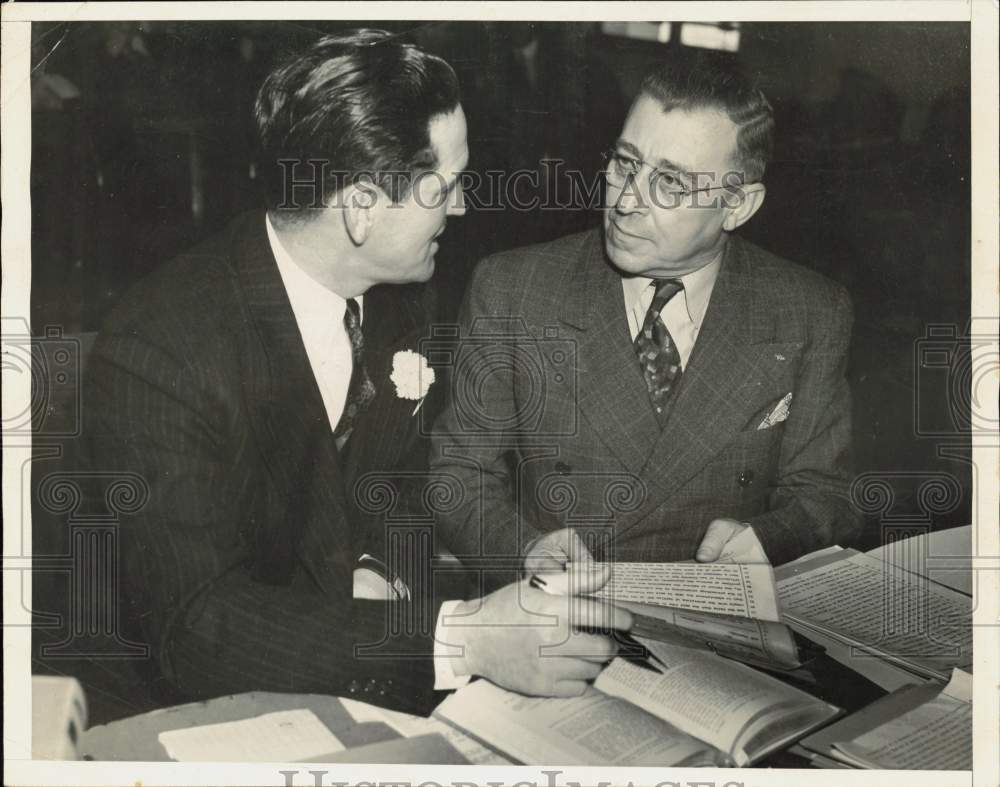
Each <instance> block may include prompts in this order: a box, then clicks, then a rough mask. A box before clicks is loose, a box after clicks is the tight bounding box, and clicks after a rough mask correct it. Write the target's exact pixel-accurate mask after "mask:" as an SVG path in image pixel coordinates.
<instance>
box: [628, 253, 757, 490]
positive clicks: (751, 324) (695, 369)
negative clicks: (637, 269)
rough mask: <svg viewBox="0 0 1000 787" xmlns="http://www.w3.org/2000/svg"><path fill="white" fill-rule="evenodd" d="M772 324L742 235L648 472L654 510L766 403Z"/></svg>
mask: <svg viewBox="0 0 1000 787" xmlns="http://www.w3.org/2000/svg"><path fill="white" fill-rule="evenodd" d="M767 325H768V321H767V320H766V319H764V318H763V316H762V315H757V314H756V313H755V311H754V303H753V290H752V278H751V271H750V262H749V259H748V257H747V255H746V253H745V250H744V248H743V246H742V244H741V242H740V241H739V239H738V238H735V237H734V238H732V239H731V241H730V242H729V244H728V245H727V248H726V252H725V254H724V257H723V262H722V266H721V269H720V272H719V278H718V280H717V281H716V283H715V287H714V289H713V291H712V297H711V300H710V301H709V306H708V310H707V312H706V314H705V319H704V321H703V323H702V330H701V332H700V334H699V336H698V340H697V342H696V344H695V346H694V350H693V352H692V354H691V358H690V359H689V361H688V364H687V367H686V368H685V371H684V374H683V376H682V378H681V384H680V386H679V388H678V389H677V394H676V399H675V400H674V403H673V406H672V409H671V412H670V416H669V418H668V420H667V423H666V425H665V427H664V429H663V431H662V432H661V433H660V435H659V439H658V440H657V442H656V446H655V448H654V449H653V451H652V453H651V454H650V456H649V461H648V463H647V464H646V466H645V468H644V469H643V472H642V476H643V479H644V481H646V482H647V484H648V486H649V488H650V491H651V494H650V498H651V499H650V500H649V501H648V502H649V503H650V505H651V506H652V507H655V505H656V504H657V503H658V502H659V501H661V500H663V499H665V498H666V497H668V496H669V495H670V494H671V493H673V492H674V491H675V490H676V489H678V488H679V487H680V486H681V485H682V484H684V483H685V482H686V481H688V480H689V479H690V478H691V477H692V476H693V475H695V473H697V472H698V470H700V469H701V468H702V467H703V466H704V465H705V463H706V462H707V461H708V460H709V459H711V457H712V456H714V455H715V454H716V453H718V452H719V451H720V450H721V449H722V448H723V447H724V446H725V444H726V443H727V442H729V441H730V440H732V438H733V436H734V435H735V434H736V433H737V432H738V431H740V430H741V429H742V428H743V427H744V426H745V425H746V422H747V420H748V419H749V418H750V416H751V415H752V414H753V412H754V410H755V409H756V408H758V407H759V406H760V405H761V402H759V401H758V399H759V394H758V392H759V391H761V390H762V383H761V375H762V369H764V368H767V364H766V363H764V361H765V356H766V355H767V354H768V352H769V351H771V345H769V344H766V343H763V344H762V343H760V342H761V340H762V339H765V340H766V339H767V338H769V334H767Z"/></svg>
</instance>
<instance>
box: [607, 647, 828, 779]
mask: <svg viewBox="0 0 1000 787" xmlns="http://www.w3.org/2000/svg"><path fill="white" fill-rule="evenodd" d="M640 642H641V643H642V644H643V645H644V646H645V647H646V648H647V649H648V650H649V651H650V652H651V653H653V654H654V655H655V656H656V658H657V659H658V660H659V662H660V664H658V665H657V666H661V665H662V666H661V668H662V669H663V672H662V673H654V672H652V671H651V670H648V669H644V668H643V667H640V666H637V665H636V664H633V663H631V662H628V661H625V660H624V659H620V658H618V659H615V660H614V661H612V662H611V664H610V665H609V666H608V667H607V668H605V670H604V671H603V672H602V673H601V674H600V675H599V676H598V678H597V681H596V682H595V683H594V686H595V687H596V688H597V689H599V690H601V691H603V692H605V693H607V694H612V695H614V696H617V697H621V698H623V699H625V700H628V701H629V702H631V703H633V704H635V705H638V706H639V707H640V708H643V709H644V710H646V711H649V712H650V713H652V714H654V715H656V716H658V717H661V718H669V719H671V720H672V721H673V722H674V723H675V724H676V725H677V726H678V727H679V728H680V729H681V730H683V731H684V732H687V733H688V734H690V735H693V736H694V737H696V738H699V739H701V740H703V741H706V742H708V743H710V744H712V745H713V746H715V747H716V748H718V749H720V750H722V751H724V752H728V753H729V755H730V756H731V757H732V758H733V760H734V761H735V763H736V764H737V765H746V764H747V763H748V762H749V761H750V760H751V759H752V758H753V757H754V756H755V755H757V754H759V752H755V751H752V750H751V751H746V750H745V749H744V748H743V747H744V745H745V744H746V743H747V742H749V741H750V740H752V739H754V738H757V737H758V734H759V733H761V732H763V731H764V730H765V729H766V728H767V727H770V726H772V725H776V724H780V722H781V720H782V719H783V718H786V717H789V716H791V717H794V719H795V721H796V724H800V727H799V728H798V729H797V730H789V731H788V734H793V733H794V732H799V733H802V729H804V728H806V727H809V726H811V721H810V720H803V719H802V718H801V714H800V712H811V713H812V714H813V716H814V717H815V718H814V719H812V720H813V721H815V720H818V719H821V718H824V717H832V716H833V715H835V714H836V712H837V709H836V708H834V707H833V706H830V705H827V704H826V703H823V702H820V701H818V700H816V699H814V698H813V697H810V696H809V695H808V694H806V693H804V692H802V691H799V690H798V689H795V688H792V687H791V686H787V685H785V684H784V683H782V682H780V681H778V680H775V679H774V678H771V677H769V676H767V675H764V674H763V673H760V672H757V671H756V670H754V669H751V668H750V667H747V666H745V665H743V664H739V663H737V662H733V661H729V660H726V659H722V658H719V657H718V656H711V655H706V654H704V653H701V652H700V651H697V650H693V649H690V648H685V647H678V646H675V645H670V644H667V643H664V642H657V641H653V640H645V639H640ZM803 722H804V723H803ZM782 737H783V738H784V737H785V736H784V735H783V736H782ZM771 743H772V744H773V743H775V741H772V742H771ZM761 745H762V746H763V745H764V743H763V742H762V744H761ZM769 748H770V747H769Z"/></svg>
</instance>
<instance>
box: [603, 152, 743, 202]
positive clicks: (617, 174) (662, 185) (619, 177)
mask: <svg viewBox="0 0 1000 787" xmlns="http://www.w3.org/2000/svg"><path fill="white" fill-rule="evenodd" d="M601 156H602V157H603V158H604V160H605V161H606V162H607V167H606V169H605V177H606V178H607V180H608V183H610V184H611V185H612V186H623V185H625V183H626V182H627V181H628V180H629V178H637V177H638V176H639V173H640V172H641V171H642V168H643V167H644V166H649V168H650V173H649V192H650V194H651V195H653V198H654V200H655V201H656V204H657V205H659V206H660V207H676V206H677V205H678V204H679V203H680V201H681V200H682V199H684V198H685V197H689V196H691V195H692V194H697V193H699V192H702V191H714V190H716V189H724V188H734V187H736V186H740V185H743V182H742V180H740V181H739V182H736V183H726V184H725V185H722V186H705V187H704V188H700V189H693V188H690V187H689V186H688V185H687V184H686V183H684V181H683V180H682V177H683V176H682V175H681V173H680V172H677V171H675V170H669V169H657V168H656V167H654V166H653V165H652V164H648V163H647V162H645V161H643V160H642V159H639V158H636V157H635V156H630V155H629V154H628V153H623V152H622V151H620V150H618V149H617V148H611V149H610V150H606V151H604V153H602V154H601Z"/></svg>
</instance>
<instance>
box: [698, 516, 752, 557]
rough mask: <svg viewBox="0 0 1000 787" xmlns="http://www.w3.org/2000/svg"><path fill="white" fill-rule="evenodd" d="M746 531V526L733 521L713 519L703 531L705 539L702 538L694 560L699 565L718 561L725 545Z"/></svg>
mask: <svg viewBox="0 0 1000 787" xmlns="http://www.w3.org/2000/svg"><path fill="white" fill-rule="evenodd" d="M746 529H747V526H746V525H744V524H742V523H741V522H737V521H736V520H735V519H713V520H712V521H711V522H710V523H709V525H708V530H706V531H705V537H704V538H702V540H701V544H699V545H698V551H697V552H696V553H695V556H694V557H695V560H697V561H698V562H699V563H711V562H713V561H715V560H718V559H719V555H721V554H722V550H723V549H724V548H725V546H726V544H727V543H728V542H730V541H732V540H733V539H734V538H736V536H738V535H739V534H740V533H742V532H743V531H744V530H746Z"/></svg>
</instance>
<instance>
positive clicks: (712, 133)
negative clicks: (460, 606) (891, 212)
mask: <svg viewBox="0 0 1000 787" xmlns="http://www.w3.org/2000/svg"><path fill="white" fill-rule="evenodd" d="M772 133H773V119H772V111H771V107H770V105H769V103H768V101H767V99H766V98H765V97H764V95H763V94H762V93H761V92H760V91H759V90H758V89H757V88H756V87H755V86H754V85H753V84H752V83H751V82H750V81H749V80H748V79H747V78H746V77H744V76H743V75H742V74H741V73H740V72H739V71H738V70H737V69H736V68H734V67H733V66H732V64H731V62H730V61H727V60H724V59H722V57H720V56H718V55H716V54H714V53H713V54H708V53H704V54H701V55H698V56H697V57H695V58H693V59H690V60H687V61H677V62H672V63H669V64H666V65H663V66H661V67H659V68H658V69H656V70H655V71H653V72H652V73H650V74H649V75H648V76H647V77H646V79H645V80H644V82H643V83H642V87H641V89H640V91H639V94H638V97H637V98H636V99H635V101H634V103H633V104H632V107H631V110H630V112H629V114H628V116H627V118H626V120H625V124H624V128H623V129H622V131H621V135H620V136H619V138H618V139H617V141H616V142H615V144H614V146H613V148H612V149H611V150H610V151H608V153H607V154H606V157H607V162H608V163H607V170H606V201H605V202H606V204H605V208H604V221H603V228H602V229H601V230H599V231H592V232H587V233H582V234H578V235H572V236H568V237H565V238H561V239H558V240H556V241H554V242H551V243H547V244H541V245H538V246H533V247H529V248H523V249H517V250H514V251H510V252H505V253H502V254H498V255H496V256H494V257H492V258H490V259H488V260H486V261H484V262H483V263H481V264H480V266H479V267H478V269H477V271H476V274H475V276H474V278H473V281H472V284H471V286H470V289H469V292H468V293H467V297H466V302H465V304H464V308H463V315H462V326H461V328H462V337H463V338H464V339H465V340H466V342H465V347H464V353H463V352H459V353H458V354H457V356H456V357H458V358H459V359H462V358H463V357H464V359H465V362H464V363H459V362H456V366H455V371H454V383H453V385H452V388H451V402H450V404H449V406H448V408H447V409H446V410H445V412H444V413H443V415H442V416H441V418H440V419H439V421H438V423H437V424H436V427H435V437H434V447H435V450H434V459H433V467H434V468H435V469H436V470H438V471H439V472H447V473H451V474H454V475H456V476H458V477H460V478H461V479H462V481H463V483H464V484H465V487H466V493H467V494H466V503H465V504H464V505H463V506H460V507H458V508H456V509H455V510H454V511H453V512H450V513H448V514H446V515H445V516H444V517H443V520H444V521H443V523H442V525H441V533H442V535H443V537H445V538H447V539H449V540H450V542H451V546H452V549H453V550H454V551H455V552H456V553H457V554H459V556H460V557H462V556H465V557H469V556H475V557H477V558H483V557H485V558H488V559H489V560H492V561H493V563H494V564H495V565H499V563H500V562H501V561H506V563H507V564H508V565H510V564H512V563H514V561H515V560H516V559H518V558H520V557H523V558H524V562H523V563H522V564H521V565H522V566H523V567H526V568H527V569H529V570H531V569H535V570H542V569H551V570H554V569H557V568H559V567H561V565H563V564H565V562H566V561H567V560H569V559H572V557H573V555H578V556H583V557H586V556H588V555H590V554H592V555H594V556H596V557H598V558H600V559H606V560H611V559H616V560H624V561H669V560H690V559H692V558H694V559H697V560H699V561H714V560H718V559H719V558H720V557H723V558H724V559H725V558H727V557H728V556H730V555H732V554H740V555H741V556H743V558H745V559H759V560H763V559H765V558H766V559H769V560H770V561H771V562H772V563H774V564H778V563H782V562H785V561H787V560H790V559H792V558H794V557H797V556H799V555H801V554H803V553H806V552H809V551H811V550H814V549H817V548H820V547H823V546H826V545H830V544H833V543H837V542H843V541H845V540H846V539H847V538H849V536H850V535H851V533H852V532H853V531H854V529H855V527H856V526H857V518H856V515H855V513H854V512H853V511H852V509H851V506H850V504H849V500H848V484H849V482H850V479H851V469H850V458H849V447H850V435H851V414H850V394H849V390H848V385H847V382H846V380H845V376H844V371H845V365H846V357H847V347H848V341H849V336H850V326H851V319H852V318H851V307H850V303H849V300H848V296H847V294H846V292H845V291H844V290H843V289H842V288H841V287H839V286H837V285H835V284H833V283H832V282H830V281H827V280H826V279H824V278H823V277H821V276H820V275H818V274H816V273H813V272H811V271H809V270H806V269H805V268H802V267H799V266H798V265H795V264H793V263H790V262H787V261H785V260H782V259H779V258H778V257H775V256H774V255H772V254H770V253H768V252H766V251H764V250H763V249H760V248H758V247H757V246H754V245H753V244H751V243H749V242H747V241H745V240H743V239H741V238H740V237H739V236H738V235H737V234H736V231H737V230H738V229H739V228H740V227H741V226H742V225H743V224H745V223H746V222H747V221H749V220H750V219H751V218H752V217H753V215H754V214H755V213H756V212H757V211H758V210H759V209H760V207H761V204H762V203H763V200H764V196H765V193H766V190H765V186H764V183H763V181H762V179H763V176H764V171H765V167H766V165H767V162H768V159H769V156H770V152H771V144H772ZM487 327H488V330H487ZM477 334H479V336H477ZM486 334H489V335H491V336H493V337H494V338H493V339H492V345H491V340H489V339H487V338H486ZM470 337H471V339H472V341H468V339H469V338H470ZM560 342H561V344H560ZM477 343H478V344H477ZM475 346H481V347H486V348H488V347H490V346H493V347H494V348H495V347H496V346H502V347H504V348H506V350H507V351H506V352H496V351H495V349H494V351H489V350H482V351H479V352H477V351H475V349H474V347H475ZM557 346H558V348H559V349H558V351H551V352H550V348H552V347H557ZM477 355H478V356H479V357H478V358H477ZM564 357H569V360H568V361H563V362H562V363H560V362H559V361H560V359H562V358H564ZM484 367H488V368H486V370H485V371H484ZM470 424H472V425H473V426H475V428H472V427H470ZM581 541H582V542H584V543H581Z"/></svg>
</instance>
